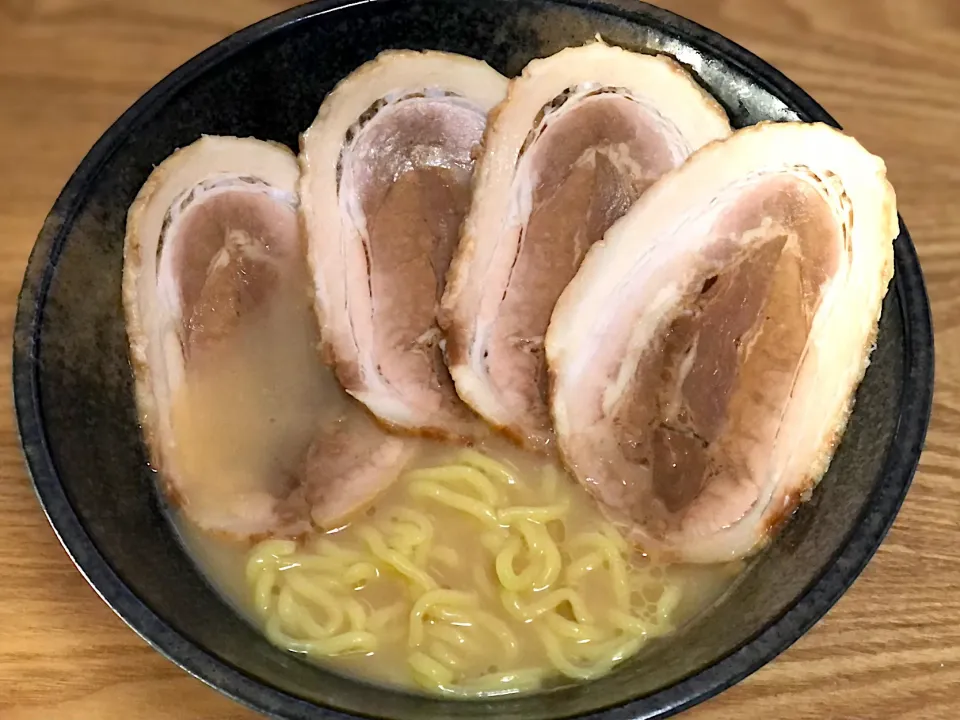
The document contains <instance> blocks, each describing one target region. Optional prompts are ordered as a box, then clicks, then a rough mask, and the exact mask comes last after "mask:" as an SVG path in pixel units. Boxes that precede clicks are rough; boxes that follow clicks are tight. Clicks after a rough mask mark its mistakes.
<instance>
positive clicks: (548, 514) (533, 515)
mask: <svg viewBox="0 0 960 720" xmlns="http://www.w3.org/2000/svg"><path fill="white" fill-rule="evenodd" d="M569 510H570V506H569V505H567V504H565V503H564V504H560V503H558V504H556V505H544V506H543V507H525V506H522V505H515V506H513V507H508V508H504V509H503V510H498V511H497V520H499V521H500V524H501V525H511V524H513V523H515V522H517V521H518V520H522V519H526V520H533V521H534V522H538V523H548V522H550V521H551V520H561V519H563V518H564V517H565V516H566V514H567V512H568V511H569Z"/></svg>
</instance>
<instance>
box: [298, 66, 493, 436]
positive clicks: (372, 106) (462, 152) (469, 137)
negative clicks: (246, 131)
mask: <svg viewBox="0 0 960 720" xmlns="http://www.w3.org/2000/svg"><path fill="white" fill-rule="evenodd" d="M505 89H506V80H505V79H504V78H503V77H502V76H501V75H500V74H499V73H497V72H496V71H494V70H493V69H492V68H490V67H489V66H488V65H486V64H485V63H483V62H480V61H478V60H473V59H471V58H467V57H463V56H459V55H453V54H448V53H440V52H413V51H388V52H384V53H382V54H381V55H379V56H378V57H377V58H376V59H375V60H373V61H371V62H369V63H367V64H365V65H363V66H361V67H360V68H359V69H357V70H356V71H355V72H353V73H352V74H351V75H350V76H348V77H347V78H346V79H345V80H343V81H342V82H341V83H340V84H339V85H338V86H337V87H336V88H335V89H334V90H333V92H331V93H330V94H329V95H328V96H327V98H326V99H325V100H324V101H323V104H322V105H321V107H320V110H319V113H318V115H317V118H316V120H315V121H314V123H313V125H311V127H310V128H309V129H308V130H307V131H306V132H305V133H304V135H303V137H302V139H301V154H300V163H301V167H302V171H303V176H302V180H301V183H300V196H301V203H302V205H301V210H302V214H303V219H304V227H305V228H306V232H307V239H308V247H309V249H308V257H309V261H310V265H311V268H312V273H313V278H314V283H315V286H316V311H317V315H318V317H319V320H320V333H321V340H322V344H323V349H324V355H325V357H326V359H327V360H328V362H329V363H330V364H331V365H332V367H333V368H334V370H335V371H336V375H337V378H338V379H339V380H340V382H341V384H342V385H343V387H344V388H345V389H346V390H347V392H348V393H350V394H351V395H353V396H354V397H356V398H357V399H358V400H360V401H361V402H362V403H363V404H364V405H366V406H367V407H368V408H369V409H370V411H371V412H372V413H373V414H374V415H376V416H377V417H378V418H379V419H380V420H381V421H382V422H384V423H385V424H387V425H388V426H392V427H395V428H399V429H403V430H408V431H417V432H422V433H425V434H430V435H440V436H462V435H467V434H468V427H469V425H470V423H469V420H470V417H471V413H470V412H469V410H468V408H466V407H465V406H464V405H463V404H462V403H461V402H460V401H459V399H458V398H457V395H456V392H455V390H454V388H453V383H452V381H451V380H450V376H449V374H448V372H447V369H446V366H445V365H444V362H443V355H442V348H441V334H440V331H439V329H438V327H437V306H438V304H439V301H440V297H441V294H442V293H443V288H444V282H445V277H446V272H447V268H448V266H449V264H450V257H451V256H452V254H453V251H454V248H455V246H456V242H457V238H458V235H459V230H460V224H461V222H462V219H463V216H464V214H465V213H466V211H467V207H468V205H469V201H470V184H471V179H472V175H473V165H474V156H475V154H476V152H477V147H478V145H479V143H480V141H481V137H482V134H483V130H484V128H485V126H486V121H487V113H488V111H489V110H490V108H492V107H493V106H494V105H496V104H497V103H498V102H499V101H500V100H501V99H502V98H503V96H504V92H505Z"/></svg>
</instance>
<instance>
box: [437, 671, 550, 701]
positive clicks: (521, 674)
mask: <svg viewBox="0 0 960 720" xmlns="http://www.w3.org/2000/svg"><path fill="white" fill-rule="evenodd" d="M544 674H545V673H544V671H543V669H541V668H526V669H520V670H511V671H510V672H506V673H488V674H486V675H482V676H480V677H479V678H477V679H476V680H469V681H467V682H464V683H461V684H459V685H450V686H444V687H442V688H441V690H442V692H444V693H447V694H449V695H453V696H457V697H462V698H482V697H492V696H496V695H508V694H514V693H518V692H525V691H527V690H535V689H536V688H538V687H540V685H541V684H542V683H543V677H544Z"/></svg>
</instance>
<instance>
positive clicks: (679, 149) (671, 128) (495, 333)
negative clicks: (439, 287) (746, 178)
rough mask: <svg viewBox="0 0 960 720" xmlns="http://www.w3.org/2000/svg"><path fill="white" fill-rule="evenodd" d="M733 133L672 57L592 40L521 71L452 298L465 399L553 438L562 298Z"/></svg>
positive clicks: (450, 330)
mask: <svg viewBox="0 0 960 720" xmlns="http://www.w3.org/2000/svg"><path fill="white" fill-rule="evenodd" d="M729 133H730V127H729V123H728V120H727V117H726V115H725V114H724V112H723V110H722V109H721V108H720V107H719V105H717V103H716V102H715V101H714V100H713V98H711V97H710V96H709V95H708V94H706V93H705V92H704V91H703V90H702V89H701V88H700V86H699V85H697V83H696V82H695V81H694V80H693V79H692V78H691V77H690V76H689V75H688V74H687V73H686V72H685V71H684V70H683V69H682V68H681V67H680V66H679V65H678V64H677V63H676V62H675V61H674V60H673V59H671V58H668V57H665V56H648V55H640V54H636V53H632V52H628V51H627V50H623V49H621V48H617V47H610V46H608V45H605V44H604V43H602V42H595V43H591V44H589V45H586V46H583V47H578V48H569V49H565V50H562V51H561V52H559V53H557V54H556V55H553V56H551V57H549V58H546V59H539V60H534V61H533V62H531V63H530V64H529V65H528V66H527V67H526V68H525V69H524V71H523V73H522V75H521V76H520V77H518V78H516V79H514V80H512V81H511V83H510V86H509V90H508V94H507V98H506V100H505V101H504V102H503V103H502V104H501V105H499V106H498V107H497V108H496V109H495V110H494V111H493V113H492V114H491V119H490V121H489V127H488V129H487V132H486V135H485V138H484V147H483V154H482V155H481V157H480V159H479V161H478V169H477V173H476V174H477V177H476V181H475V185H474V193H473V198H472V203H471V205H470V211H469V213H468V215H467V218H466V220H465V222H464V228H463V231H462V235H461V240H460V243H459V246H458V249H457V253H456V255H455V257H454V259H453V263H452V266H451V269H450V274H449V277H448V286H447V289H446V293H445V295H444V297H443V303H442V308H441V326H442V327H443V329H444V331H445V336H446V342H447V344H446V360H447V364H448V366H449V368H450V372H451V374H452V376H453V379H454V381H455V384H456V389H457V392H458V393H459V395H460V397H461V398H463V400H465V401H466V402H467V403H468V404H469V405H470V406H472V407H473V409H474V410H476V411H477V412H478V413H479V414H480V415H481V416H483V417H484V418H485V419H486V420H487V421H488V422H489V423H490V424H492V425H493V426H495V427H498V428H502V429H504V430H506V431H507V432H508V433H509V434H511V435H512V436H514V438H515V439H517V440H519V441H520V442H521V443H522V444H524V445H526V446H527V447H531V448H540V449H543V448H549V447H551V438H552V430H551V423H550V418H549V413H548V409H547V401H546V371H545V364H544V354H543V338H544V333H545V332H546V329H547V324H548V322H549V320H550V314H551V312H552V311H553V306H554V303H555V302H556V300H557V298H558V297H559V295H560V293H561V292H562V290H563V288H564V287H565V286H566V285H567V283H568V282H569V281H570V279H571V278H572V277H573V276H574V273H575V272H576V271H577V268H578V267H579V265H580V261H581V260H582V258H583V256H584V254H585V253H586V251H587V249H588V248H589V247H590V245H591V244H592V243H594V242H595V241H597V240H598V239H599V238H600V237H601V236H602V235H603V233H604V232H605V231H606V230H607V228H609V227H610V225H611V224H612V223H613V222H614V221H615V220H616V219H617V218H619V217H620V216H621V215H622V214H623V213H625V212H626V211H627V209H628V208H629V207H630V206H631V205H632V204H633V203H634V201H635V200H636V199H637V198H638V197H640V196H641V195H642V193H643V192H644V191H645V190H646V188H647V187H648V186H649V185H650V184H651V183H653V181H654V180H656V179H657V178H658V177H660V176H661V175H662V174H663V173H665V172H667V171H669V170H672V169H673V168H675V167H677V166H678V165H680V164H681V163H682V162H683V161H684V160H685V159H686V158H687V157H688V156H689V155H690V153H692V152H693V151H694V150H696V149H697V148H699V147H700V146H702V145H704V144H705V143H708V142H710V141H713V140H716V139H719V138H723V137H726V136H727V135H728V134H729Z"/></svg>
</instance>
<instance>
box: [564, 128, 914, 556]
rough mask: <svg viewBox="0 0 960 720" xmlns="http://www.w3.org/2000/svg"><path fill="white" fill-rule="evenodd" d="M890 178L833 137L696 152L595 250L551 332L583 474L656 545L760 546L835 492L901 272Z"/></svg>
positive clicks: (688, 549) (788, 134)
mask: <svg viewBox="0 0 960 720" xmlns="http://www.w3.org/2000/svg"><path fill="white" fill-rule="evenodd" d="M897 233H898V223H897V213H896V200H895V196H894V192H893V189H892V188H891V186H890V184H889V183H888V182H887V179H886V171H885V167H884V164H883V162H882V161H881V160H880V159H879V158H877V157H874V156H873V155H871V154H869V153H868V152H867V151H865V150H864V149H863V148H862V147H861V146H860V145H859V144H858V143H857V142H856V141H855V140H853V139H852V138H850V137H848V136H846V135H844V134H842V133H841V132H839V131H837V130H834V129H832V128H830V127H827V126H825V125H805V124H800V123H785V124H761V125H758V126H755V127H750V128H747V129H744V130H741V131H738V132H737V133H736V134H734V135H733V136H731V137H730V138H729V139H727V140H725V141H722V142H718V143H714V144H711V145H709V146H707V147H705V148H704V149H702V150H700V151H699V152H698V153H696V154H695V155H693V156H692V157H691V158H690V159H689V160H688V161H687V163H686V164H685V165H684V166H683V167H681V168H680V169H679V170H677V171H675V172H673V173H671V174H670V175H668V176H666V177H664V178H663V179H662V180H660V181H659V183H657V184H656V185H655V186H654V187H653V188H651V189H650V190H649V191H648V192H647V194H646V195H645V196H644V197H643V198H642V199H641V200H640V201H639V202H638V203H637V204H636V205H635V206H634V207H633V208H632V209H631V210H630V212H629V213H627V214H626V215H625V216H624V217H623V218H622V219H621V220H620V221H619V222H618V223H617V224H616V225H614V226H613V227H612V228H611V229H610V230H609V231H608V232H607V234H606V235H605V236H604V239H603V241H602V242H600V243H598V244H596V245H595V246H594V247H593V248H592V249H591V251H590V252H589V253H588V255H587V258H586V259H585V261H584V262H583V264H582V266H581V268H580V270H579V271H578V273H577V275H576V277H575V278H574V280H573V281H572V282H571V283H570V285H569V286H568V287H567V288H566V290H565V291H564V292H563V295H562V296H561V298H560V300H559V302H558V303H557V306H556V309H555V310H554V313H553V316H552V319H551V321H550V327H549V331H548V333H547V340H546V345H547V362H548V364H549V368H550V375H551V410H552V415H553V419H554V427H555V429H556V433H557V437H558V442H559V446H560V450H561V454H562V456H563V458H564V460H565V462H566V463H567V465H568V467H569V468H570V469H571V471H572V472H573V473H574V474H575V476H576V477H577V478H578V479H579V480H580V482H582V483H583V484H584V485H585V486H586V487H587V488H588V489H590V490H591V491H592V493H593V494H594V495H595V496H596V497H597V498H598V499H599V500H600V502H601V504H602V505H603V506H604V507H605V509H606V510H607V512H608V513H609V515H610V516H611V517H612V518H614V519H615V520H616V521H618V522H619V523H620V524H621V525H622V526H623V527H625V528H626V529H627V531H628V533H629V535H630V536H631V537H632V538H633V540H635V541H636V542H637V543H638V544H640V545H641V546H643V547H644V548H646V549H649V550H651V551H662V552H664V553H666V554H667V555H669V556H672V557H674V558H676V559H679V560H683V561H690V562H700V563H704V562H714V561H725V560H730V559H733V558H738V557H743V556H746V555H748V554H750V553H751V552H753V551H755V550H756V549H758V548H759V547H761V546H762V545H763V544H764V543H765V541H766V540H767V539H768V537H769V536H770V534H771V533H772V531H773V530H772V529H773V528H775V527H777V526H778V525H779V523H780V522H781V521H782V520H783V519H785V518H786V517H788V516H789V515H790V513H791V512H792V511H793V509H794V508H795V507H796V506H797V505H798V503H799V502H800V501H801V499H803V498H805V497H808V495H809V493H810V491H811V490H812V489H813V487H814V486H815V485H816V483H817V482H819V479H820V478H821V476H822V475H823V473H824V472H825V471H826V468H827V466H828V464H829V462H830V459H831V457H832V455H833V452H834V449H835V447H836V445H837V443H838V442H839V439H840V437H841V435H842V433H843V430H844V428H845V425H846V422H847V417H848V415H849V413H850V410H851V406H852V402H853V396H854V392H855V389H856V387H857V386H858V384H859V382H860V380H861V379H862V377H863V374H864V371H865V369H866V366H867V363H868V360H869V356H870V352H871V350H872V348H873V344H874V340H875V336H876V332H877V325H878V320H879V315H880V311H881V304H882V301H883V298H884V295H885V294H886V291H887V286H888V284H889V281H890V279H891V277H892V274H893V242H892V241H893V239H894V238H895V237H896V235H897Z"/></svg>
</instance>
